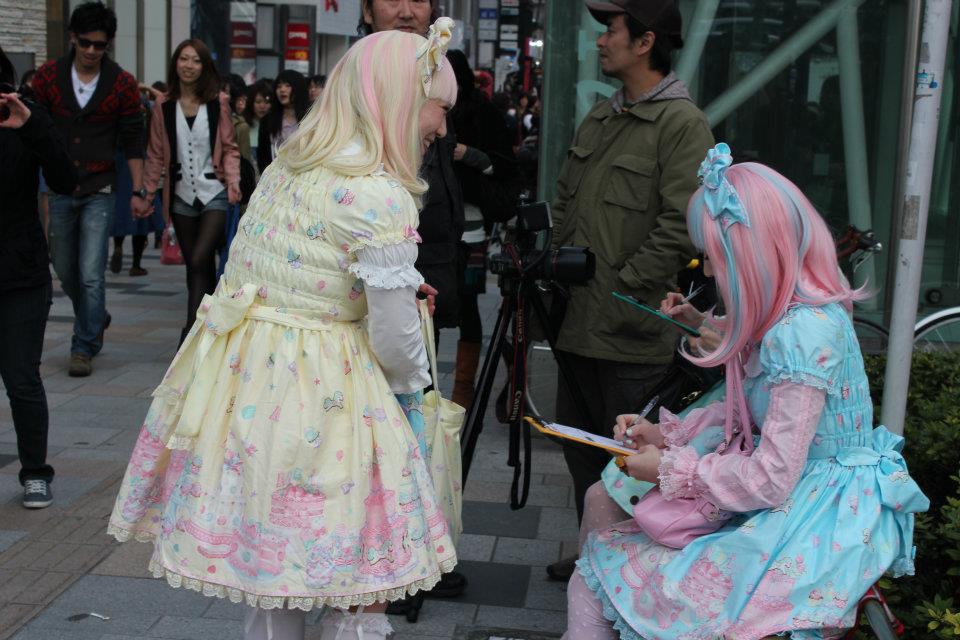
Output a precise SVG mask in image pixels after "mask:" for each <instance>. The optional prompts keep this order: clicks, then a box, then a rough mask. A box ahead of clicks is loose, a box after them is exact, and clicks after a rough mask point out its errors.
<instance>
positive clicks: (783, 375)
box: [766, 370, 841, 397]
mask: <svg viewBox="0 0 960 640" xmlns="http://www.w3.org/2000/svg"><path fill="white" fill-rule="evenodd" d="M766 381H767V384H769V385H770V386H771V387H775V386H776V385H778V384H781V383H783V382H795V383H797V384H802V385H804V386H807V387H813V388H814V389H820V390H822V391H826V392H827V395H830V396H834V397H839V396H840V392H841V387H840V385H839V384H837V381H836V380H826V379H824V378H823V376H822V375H821V374H820V373H815V372H812V371H803V370H794V371H779V372H777V373H770V374H767V376H766Z"/></svg>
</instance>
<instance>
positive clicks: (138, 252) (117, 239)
mask: <svg viewBox="0 0 960 640" xmlns="http://www.w3.org/2000/svg"><path fill="white" fill-rule="evenodd" d="M124 238H126V236H113V251H114V252H115V253H123V239H124ZM130 244H132V245H133V266H134V268H136V269H139V268H140V262H141V260H143V250H144V249H146V248H147V236H146V235H142V236H131V237H130Z"/></svg>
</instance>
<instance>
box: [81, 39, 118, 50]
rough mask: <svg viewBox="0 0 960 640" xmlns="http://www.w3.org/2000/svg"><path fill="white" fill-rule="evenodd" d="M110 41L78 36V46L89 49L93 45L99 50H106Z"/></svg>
mask: <svg viewBox="0 0 960 640" xmlns="http://www.w3.org/2000/svg"><path fill="white" fill-rule="evenodd" d="M109 44H110V43H109V42H107V41H105V40H88V39H86V38H81V37H79V36H78V37H77V47H78V48H80V49H89V48H90V47H93V48H94V49H96V50H97V51H104V50H105V49H106V48H107V46H108V45H109Z"/></svg>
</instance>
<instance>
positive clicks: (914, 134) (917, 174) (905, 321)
mask: <svg viewBox="0 0 960 640" xmlns="http://www.w3.org/2000/svg"><path fill="white" fill-rule="evenodd" d="M951 4H952V1H951V0H928V1H927V2H926V15H925V16H924V18H923V34H922V36H921V39H920V56H919V63H918V65H917V69H916V70H917V75H916V85H915V86H916V99H915V103H914V108H913V123H912V126H911V129H910V146H909V152H908V158H907V165H906V168H907V170H906V171H905V172H904V174H903V175H902V176H901V179H902V180H903V191H902V193H903V198H902V203H901V205H900V206H901V207H902V212H901V224H900V228H899V229H898V230H897V231H898V234H899V245H898V247H899V250H898V252H897V261H896V272H895V276H896V277H895V281H894V289H893V313H892V315H891V321H890V346H889V349H888V351H887V369H886V377H885V379H884V385H883V410H882V412H881V422H882V423H883V424H885V425H887V428H889V429H890V430H891V431H893V432H895V433H903V422H904V419H905V417H906V409H907V389H908V387H909V385H910V358H911V356H912V354H913V324H914V322H916V320H917V297H918V295H919V292H920V277H921V275H922V271H923V244H924V240H925V239H926V234H927V213H928V212H929V209H930V182H931V180H932V179H933V161H934V157H935V155H936V144H937V127H938V125H939V121H940V101H941V97H942V94H943V87H942V84H941V83H942V82H943V71H944V63H945V62H946V56H947V38H948V36H949V33H950V9H951Z"/></svg>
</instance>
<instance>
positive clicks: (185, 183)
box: [176, 100, 223, 206]
mask: <svg viewBox="0 0 960 640" xmlns="http://www.w3.org/2000/svg"><path fill="white" fill-rule="evenodd" d="M177 160H178V161H179V162H180V180H178V181H177V187H176V194H177V196H178V197H179V198H180V199H181V200H183V201H184V202H186V203H187V204H189V205H191V206H193V203H194V200H197V199H199V200H200V202H201V203H203V204H207V203H209V202H210V201H211V200H213V198H214V197H215V196H216V195H217V194H219V193H220V192H221V191H223V185H222V184H221V183H220V181H219V180H217V176H216V174H215V173H214V172H213V149H211V148H210V122H209V121H208V120H207V106H206V105H204V104H202V105H200V109H199V110H198V111H197V118H196V120H194V121H193V128H192V129H191V128H190V125H188V124H187V118H186V116H185V115H183V109H181V108H180V101H179V100H178V101H177Z"/></svg>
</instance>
